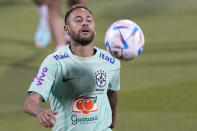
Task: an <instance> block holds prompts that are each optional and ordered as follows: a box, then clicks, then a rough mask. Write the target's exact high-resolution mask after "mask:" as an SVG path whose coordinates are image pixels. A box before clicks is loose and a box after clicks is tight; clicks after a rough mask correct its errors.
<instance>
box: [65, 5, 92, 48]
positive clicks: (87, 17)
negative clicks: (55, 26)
mask: <svg viewBox="0 0 197 131" xmlns="http://www.w3.org/2000/svg"><path fill="white" fill-rule="evenodd" d="M67 25H68V31H69V33H70V37H71V39H73V40H74V41H75V42H77V43H79V44H81V45H88V44H90V43H91V42H92V41H93V39H94V35H95V26H94V19H93V16H92V15H91V14H90V13H89V12H88V11H87V10H86V9H83V8H78V9H75V10H74V11H72V12H71V14H70V16H69V18H68V24H67Z"/></svg>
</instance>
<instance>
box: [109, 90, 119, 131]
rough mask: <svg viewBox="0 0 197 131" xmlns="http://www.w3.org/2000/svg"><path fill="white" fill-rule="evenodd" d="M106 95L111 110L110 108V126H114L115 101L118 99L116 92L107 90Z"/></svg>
mask: <svg viewBox="0 0 197 131" xmlns="http://www.w3.org/2000/svg"><path fill="white" fill-rule="evenodd" d="M107 96H108V99H109V102H110V106H111V110H112V124H111V126H110V128H111V129H112V128H114V127H115V124H116V110H117V101H118V92H117V91H112V90H108V91H107Z"/></svg>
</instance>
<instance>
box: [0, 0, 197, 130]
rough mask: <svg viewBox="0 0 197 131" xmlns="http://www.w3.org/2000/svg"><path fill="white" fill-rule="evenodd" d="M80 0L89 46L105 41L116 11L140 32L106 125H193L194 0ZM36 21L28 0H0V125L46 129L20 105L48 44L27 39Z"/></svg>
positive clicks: (196, 89)
mask: <svg viewBox="0 0 197 131" xmlns="http://www.w3.org/2000/svg"><path fill="white" fill-rule="evenodd" d="M88 2H89V3H88V6H89V8H90V9H92V11H93V13H94V15H95V22H96V30H97V35H96V39H95V44H96V46H98V47H101V48H103V49H104V48H105V47H104V42H103V41H104V35H105V31H106V29H107V28H108V27H109V26H110V24H111V23H112V22H114V21H115V20H118V19H131V20H133V21H135V22H136V23H138V24H139V25H140V27H141V28H142V30H143V31H144V35H145V39H146V42H145V47H144V51H143V53H142V55H141V56H139V57H138V58H137V59H135V60H132V61H127V62H122V63H121V65H122V66H121V90H120V92H119V102H118V112H117V115H118V116H117V125H116V128H115V129H114V131H197V124H196V123H197V104H196V100H197V95H196V93H197V80H196V79H197V36H196V34H197V26H196V23H197V16H196V12H197V8H196V5H197V1H196V0H187V1H185V0H98V1H96V0H89V1H88ZM63 10H64V11H65V9H63ZM37 23H38V14H37V11H36V6H34V5H33V3H32V2H31V1H26V0H17V1H14V0H1V1H0V43H1V44H0V83H1V86H0V131H13V130H14V131H35V130H36V131H45V130H46V131H47V130H50V129H46V128H44V127H42V126H41V125H40V124H39V123H38V122H37V120H36V118H34V117H31V116H29V115H26V114H24V113H23V102H24V99H25V97H26V95H27V89H28V88H29V85H30V83H31V81H32V79H33V77H34V75H35V74H36V72H37V70H38V68H39V65H40V63H41V62H42V60H43V59H44V58H45V57H46V56H47V55H48V54H49V53H52V52H53V50H54V48H53V46H52V43H50V45H49V46H47V48H44V49H38V48H36V47H35V45H34V32H35V30H36V27H37ZM43 106H45V107H48V104H45V105H43Z"/></svg>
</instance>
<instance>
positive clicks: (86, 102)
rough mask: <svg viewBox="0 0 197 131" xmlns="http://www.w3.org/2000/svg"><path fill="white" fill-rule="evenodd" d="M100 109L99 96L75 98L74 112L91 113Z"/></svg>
mask: <svg viewBox="0 0 197 131" xmlns="http://www.w3.org/2000/svg"><path fill="white" fill-rule="evenodd" d="M97 111H98V103H97V96H80V97H77V98H75V99H74V101H73V105H72V112H74V113H82V114H89V113H90V112H97Z"/></svg>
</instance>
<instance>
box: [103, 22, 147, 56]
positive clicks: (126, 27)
mask: <svg viewBox="0 0 197 131" xmlns="http://www.w3.org/2000/svg"><path fill="white" fill-rule="evenodd" d="M105 46H106V48H107V51H108V52H109V53H110V54H111V55H112V56H114V57H116V58H118V59H120V60H131V59H134V58H136V57H137V56H139V55H140V54H141V52H142V50H143V48H144V34H143V32H142V30H141V29H140V27H139V26H138V25H137V24H136V23H135V22H133V21H131V20H118V21H115V22H114V23H113V24H112V25H111V26H110V27H109V29H108V30H107V32H106V35H105Z"/></svg>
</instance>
